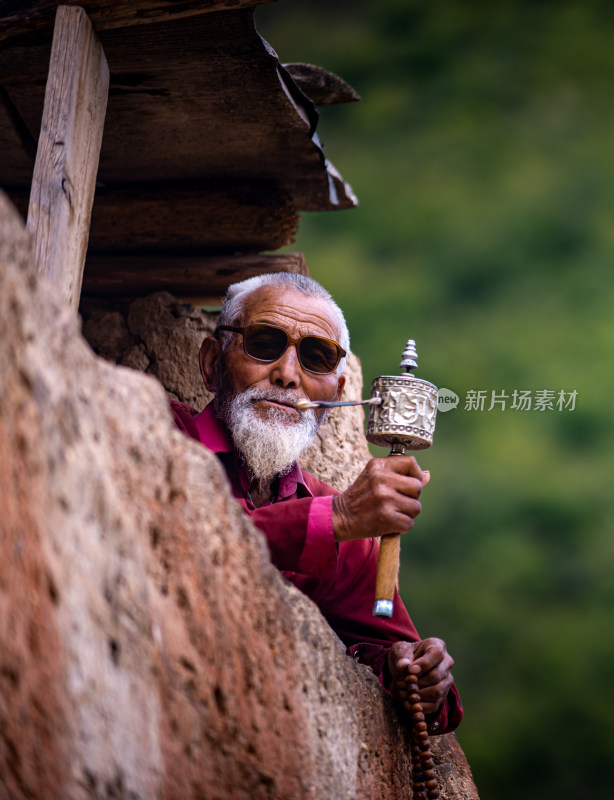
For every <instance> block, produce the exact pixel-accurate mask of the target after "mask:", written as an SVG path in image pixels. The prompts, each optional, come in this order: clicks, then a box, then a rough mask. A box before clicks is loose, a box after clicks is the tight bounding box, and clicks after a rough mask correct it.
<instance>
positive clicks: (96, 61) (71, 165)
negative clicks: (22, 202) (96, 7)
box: [27, 6, 109, 308]
mask: <svg viewBox="0 0 614 800" xmlns="http://www.w3.org/2000/svg"><path fill="white" fill-rule="evenodd" d="M108 89H109V69H108V66H107V60H106V58H105V55H104V52H103V50H102V47H101V45H100V43H99V41H98V39H97V37H96V35H95V33H94V30H93V28H92V26H91V23H90V21H89V20H88V18H87V15H86V13H85V11H83V9H82V8H79V7H77V6H72V7H68V6H60V7H59V8H58V12H57V17H56V23H55V30H54V34H53V44H52V47H51V60H50V63H49V77H48V79H47V88H46V91H45V105H44V108H43V120H42V125H41V132H40V138H39V141H38V151H37V154H36V162H35V164H34V175H33V178H32V191H31V193H30V205H29V208H28V223H27V227H28V230H29V231H30V232H31V233H32V235H33V238H34V255H35V259H36V264H37V271H38V274H39V275H46V276H48V277H49V278H50V279H51V280H52V281H53V283H54V284H55V285H56V286H57V287H58V290H59V293H60V295H61V297H62V298H63V299H64V300H65V301H66V302H67V303H68V304H69V305H71V306H72V307H74V308H77V307H78V305H79V294H80V291H81V280H82V277H83V266H84V264H85V254H86V251H87V242H88V236H89V223H90V215H91V210H92V203H93V201H94V190H95V186H96V173H97V171H98V159H99V156H100V145H101V143H102V129H103V126H104V118H105V112H106V107H107V95H108Z"/></svg>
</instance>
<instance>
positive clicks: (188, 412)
mask: <svg viewBox="0 0 614 800" xmlns="http://www.w3.org/2000/svg"><path fill="white" fill-rule="evenodd" d="M170 407H171V413H172V415H173V417H174V419H175V425H176V426H177V427H178V428H179V430H180V431H183V433H187V435H188V436H191V437H192V439H196V441H197V442H199V441H200V437H199V435H198V430H197V429H196V425H195V423H194V417H195V416H196V414H198V411H196V409H194V408H191V407H190V406H189V405H188V404H187V403H180V402H179V401H178V400H171V401H170Z"/></svg>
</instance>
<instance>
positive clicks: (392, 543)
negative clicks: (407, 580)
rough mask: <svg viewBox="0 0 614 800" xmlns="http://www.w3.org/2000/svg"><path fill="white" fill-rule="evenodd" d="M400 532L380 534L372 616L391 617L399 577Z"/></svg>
mask: <svg viewBox="0 0 614 800" xmlns="http://www.w3.org/2000/svg"><path fill="white" fill-rule="evenodd" d="M400 555H401V534H399V533H391V534H389V535H388V536H382V539H381V542H380V546H379V556H378V559H377V575H376V578H375V605H374V606H373V616H374V617H391V616H392V612H393V610H394V590H395V589H396V586H397V579H398V577H399V558H400Z"/></svg>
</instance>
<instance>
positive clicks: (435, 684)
mask: <svg viewBox="0 0 614 800" xmlns="http://www.w3.org/2000/svg"><path fill="white" fill-rule="evenodd" d="M453 666H454V659H453V658H452V656H451V655H450V654H449V653H448V651H447V649H446V643H445V642H444V641H443V640H442V639H433V638H431V639H423V640H422V641H421V642H396V643H395V644H394V645H393V646H392V648H391V650H390V652H389V653H388V669H389V670H390V674H391V675H392V684H391V687H390V688H391V691H392V693H393V694H394V696H395V697H398V698H400V700H401V701H402V702H403V705H404V706H405V708H406V709H407V710H408V711H409V707H410V704H409V703H408V702H407V698H408V696H409V692H408V691H407V684H406V683H405V676H406V675H407V673H408V672H413V673H415V674H417V675H418V676H419V677H418V687H419V693H420V702H421V703H422V708H423V711H424V713H425V714H434V713H436V712H437V711H438V710H439V708H440V707H441V705H442V703H443V702H444V700H445V699H446V697H447V694H448V692H449V691H450V688H451V686H452V683H453V682H454V679H453V678H452V667H453Z"/></svg>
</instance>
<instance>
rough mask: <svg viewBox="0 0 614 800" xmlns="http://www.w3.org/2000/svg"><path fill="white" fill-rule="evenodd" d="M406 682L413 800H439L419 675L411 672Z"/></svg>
mask: <svg viewBox="0 0 614 800" xmlns="http://www.w3.org/2000/svg"><path fill="white" fill-rule="evenodd" d="M405 683H407V688H408V694H409V696H408V698H407V702H408V703H409V711H410V713H411V716H412V723H413V724H412V731H411V764H412V797H413V800H437V798H438V797H439V788H438V786H437V774H436V772H435V762H434V761H433V754H432V753H431V742H430V739H429V735H428V728H427V724H426V718H425V716H424V711H423V710H422V703H421V702H420V694H419V692H418V676H417V675H416V674H415V673H413V672H409V673H408V674H407V676H406V678H405Z"/></svg>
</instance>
